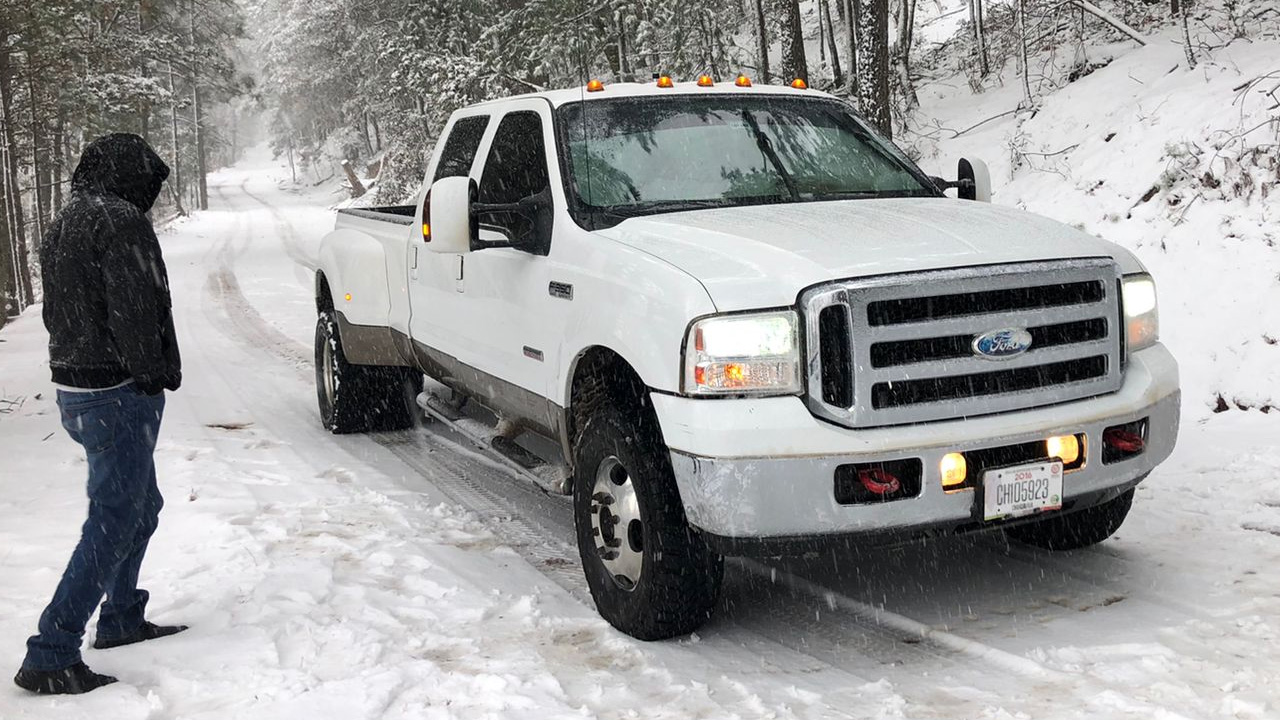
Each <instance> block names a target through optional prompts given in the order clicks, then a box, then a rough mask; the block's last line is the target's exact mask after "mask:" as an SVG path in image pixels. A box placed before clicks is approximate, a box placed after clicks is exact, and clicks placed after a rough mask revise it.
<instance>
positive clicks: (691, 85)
mask: <svg viewBox="0 0 1280 720" xmlns="http://www.w3.org/2000/svg"><path fill="white" fill-rule="evenodd" d="M674 95H678V96H682V97H683V96H689V95H721V96H723V95H755V96H760V95H781V96H786V97H811V98H812V97H821V98H828V99H837V98H836V97H835V96H834V95H831V94H829V93H825V92H822V91H820V90H811V89H806V90H798V89H796V88H793V87H790V86H788V85H752V86H751V87H738V86H737V85H735V84H734V81H733V80H732V79H729V80H720V81H718V82H716V84H715V85H712V86H711V87H700V86H699V85H698V84H697V83H696V82H693V81H689V82H677V83H675V84H674V85H673V86H672V87H668V88H663V87H658V83H657V81H651V82H646V83H636V82H625V83H612V84H610V83H605V85H604V89H603V90H597V91H595V92H589V91H588V90H587V86H586V85H582V86H580V87H572V88H564V89H560V90H542V91H540V92H532V93H524V94H522V95H512V96H509V97H504V98H500V99H496V100H486V101H484V102H480V103H476V104H474V105H471V106H470V107H473V108H475V107H491V106H494V105H501V104H502V103H506V102H511V101H513V100H525V99H528V98H542V99H544V100H546V101H547V102H548V103H550V104H551V106H552V107H560V106H561V105H564V104H566V103H571V102H578V101H581V100H585V101H588V102H590V101H592V100H610V99H617V98H633V97H670V96H674Z"/></svg>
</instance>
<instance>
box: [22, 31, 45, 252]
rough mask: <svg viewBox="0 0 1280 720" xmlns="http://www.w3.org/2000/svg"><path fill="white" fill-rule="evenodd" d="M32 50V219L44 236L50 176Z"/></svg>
mask: <svg viewBox="0 0 1280 720" xmlns="http://www.w3.org/2000/svg"><path fill="white" fill-rule="evenodd" d="M32 61H33V58H32V57H31V53H30V51H28V53H27V100H28V101H29V103H30V105H31V108H30V110H31V127H30V131H31V179H32V180H33V181H34V182H35V184H36V192H35V200H36V205H35V213H34V214H33V217H32V220H33V221H34V222H35V235H34V237H35V238H37V239H38V238H42V237H44V228H45V226H46V225H48V217H47V216H46V215H45V212H46V210H47V208H48V207H49V187H48V182H49V176H48V173H47V172H46V171H45V163H44V159H45V158H44V155H45V150H44V147H43V143H42V141H43V139H44V138H43V137H42V136H43V133H42V132H41V130H42V129H43V128H42V125H43V123H41V122H40V120H41V118H40V93H39V88H38V87H37V85H36V80H35V74H36V72H35V67H34V64H33V62H32Z"/></svg>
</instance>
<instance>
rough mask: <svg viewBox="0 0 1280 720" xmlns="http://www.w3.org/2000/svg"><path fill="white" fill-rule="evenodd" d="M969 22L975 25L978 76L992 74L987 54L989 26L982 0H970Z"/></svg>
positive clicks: (974, 45) (974, 38)
mask: <svg viewBox="0 0 1280 720" xmlns="http://www.w3.org/2000/svg"><path fill="white" fill-rule="evenodd" d="M969 22H970V24H971V25H972V26H973V47H974V54H975V55H976V56H977V61H978V78H979V79H981V78H985V77H986V76H988V75H990V74H991V61H990V59H989V58H988V55H987V28H986V24H985V20H984V18H983V11H982V0H969Z"/></svg>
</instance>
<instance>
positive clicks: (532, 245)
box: [471, 186, 555, 255]
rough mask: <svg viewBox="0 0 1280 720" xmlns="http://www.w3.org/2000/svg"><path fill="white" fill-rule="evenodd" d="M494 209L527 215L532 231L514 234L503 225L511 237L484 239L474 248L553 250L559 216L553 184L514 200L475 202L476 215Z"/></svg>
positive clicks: (528, 251)
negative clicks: (555, 208) (553, 237)
mask: <svg viewBox="0 0 1280 720" xmlns="http://www.w3.org/2000/svg"><path fill="white" fill-rule="evenodd" d="M492 213H510V214H513V215H516V216H518V217H520V218H523V219H524V221H525V222H527V223H528V232H525V233H523V234H522V235H521V236H520V237H513V236H512V233H511V232H510V229H509V228H501V230H502V232H503V234H504V235H506V237H507V238H508V239H507V240H502V241H484V240H479V241H477V242H475V243H473V244H472V246H471V249H472V250H483V249H485V248H499V247H509V248H515V249H516V250H521V251H523V252H527V253H532V254H534V255H546V254H547V253H549V252H550V250H551V227H552V223H553V221H554V218H555V213H554V205H553V202H552V198H551V187H550V186H547V187H544V188H542V190H541V191H540V192H538V193H537V194H534V195H529V196H528V197H525V198H521V199H520V200H518V201H516V202H513V203H480V202H477V203H472V205H471V214H472V215H473V216H479V215H487V214H492Z"/></svg>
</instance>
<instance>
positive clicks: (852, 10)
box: [840, 0, 861, 97]
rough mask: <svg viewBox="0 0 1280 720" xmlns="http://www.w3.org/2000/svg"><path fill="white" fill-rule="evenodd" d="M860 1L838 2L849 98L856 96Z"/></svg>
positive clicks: (846, 0)
mask: <svg viewBox="0 0 1280 720" xmlns="http://www.w3.org/2000/svg"><path fill="white" fill-rule="evenodd" d="M860 1H861V0H840V4H841V6H843V7H844V17H845V23H844V51H845V52H846V53H848V57H849V69H848V73H847V75H846V77H847V78H848V79H849V87H848V88H846V92H845V94H846V95H848V96H849V97H857V96H858V87H859V85H858V83H859V78H858V3H859V2H860Z"/></svg>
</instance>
